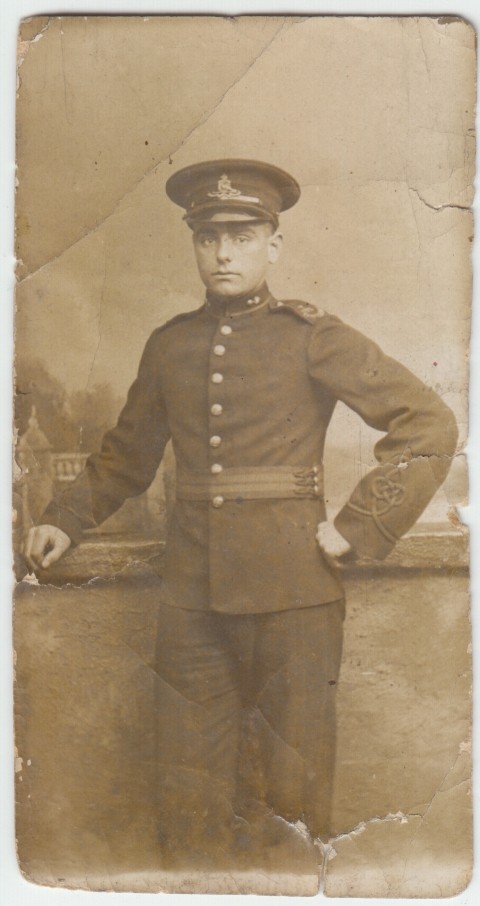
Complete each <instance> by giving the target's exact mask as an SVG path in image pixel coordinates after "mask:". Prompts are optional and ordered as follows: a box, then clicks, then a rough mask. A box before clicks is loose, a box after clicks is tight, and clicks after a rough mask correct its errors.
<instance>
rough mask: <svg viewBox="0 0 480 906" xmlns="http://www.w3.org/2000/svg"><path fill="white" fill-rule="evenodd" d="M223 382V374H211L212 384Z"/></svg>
mask: <svg viewBox="0 0 480 906" xmlns="http://www.w3.org/2000/svg"><path fill="white" fill-rule="evenodd" d="M222 381H223V374H220V372H219V371H214V373H213V374H212V382H213V383H214V384H221V383H222Z"/></svg>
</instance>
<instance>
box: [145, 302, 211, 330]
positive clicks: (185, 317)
mask: <svg viewBox="0 0 480 906" xmlns="http://www.w3.org/2000/svg"><path fill="white" fill-rule="evenodd" d="M204 308H205V306H204V305H202V306H201V308H195V309H194V310H193V311H181V312H180V314H179V315H175V317H173V318H170V319H169V320H168V321H165V324H161V325H160V327H157V329H156V331H155V333H157V334H158V333H163V331H164V330H167V328H168V327H173V325H174V324H179V323H180V322H181V321H189V320H190V318H195V317H196V315H199V314H200V312H201V311H203V310H204Z"/></svg>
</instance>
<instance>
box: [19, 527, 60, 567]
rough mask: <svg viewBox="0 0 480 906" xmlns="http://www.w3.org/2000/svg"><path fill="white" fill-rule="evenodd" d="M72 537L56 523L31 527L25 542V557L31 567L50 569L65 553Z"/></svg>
mask: <svg viewBox="0 0 480 906" xmlns="http://www.w3.org/2000/svg"><path fill="white" fill-rule="evenodd" d="M71 543H72V542H71V539H70V538H69V537H68V535H67V534H65V532H62V530H61V529H59V528H57V527H56V526H55V525H38V526H36V527H34V528H31V529H30V531H29V533H28V535H27V540H26V543H25V550H24V557H25V560H26V561H27V563H28V565H29V566H30V568H31V569H33V570H35V569H38V568H39V567H40V568H41V569H48V567H49V566H51V564H52V563H56V561H57V560H59V559H60V557H61V556H62V555H63V554H64V553H65V551H66V550H68V548H69V547H70V545H71Z"/></svg>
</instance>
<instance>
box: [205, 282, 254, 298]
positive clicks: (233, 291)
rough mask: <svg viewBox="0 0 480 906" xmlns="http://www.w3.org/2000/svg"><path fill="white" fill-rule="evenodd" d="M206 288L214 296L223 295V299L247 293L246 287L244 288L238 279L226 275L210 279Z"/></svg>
mask: <svg viewBox="0 0 480 906" xmlns="http://www.w3.org/2000/svg"><path fill="white" fill-rule="evenodd" d="M208 289H209V292H211V293H213V294H214V295H215V296H219V297H220V298H222V297H224V298H225V299H235V298H236V297H237V296H244V295H246V294H248V289H245V288H244V287H243V286H242V285H241V284H240V282H239V281H237V280H235V279H234V278H227V277H225V278H224V279H221V278H217V279H216V280H214V281H212V284H211V285H210V286H209V287H208Z"/></svg>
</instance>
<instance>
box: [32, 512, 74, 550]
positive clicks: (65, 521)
mask: <svg viewBox="0 0 480 906" xmlns="http://www.w3.org/2000/svg"><path fill="white" fill-rule="evenodd" d="M37 525H54V526H56V528H59V529H61V530H62V532H65V534H66V535H68V537H69V538H70V540H71V542H72V547H75V546H76V545H77V544H80V541H81V540H82V538H83V529H82V523H81V521H80V519H79V517H78V516H77V514H76V513H74V512H73V510H69V509H66V508H65V507H62V506H59V505H58V504H56V503H55V501H54V500H52V501H51V502H50V503H49V504H48V506H47V508H46V510H44V512H43V513H42V515H41V517H40V519H39V520H38V522H37Z"/></svg>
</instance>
